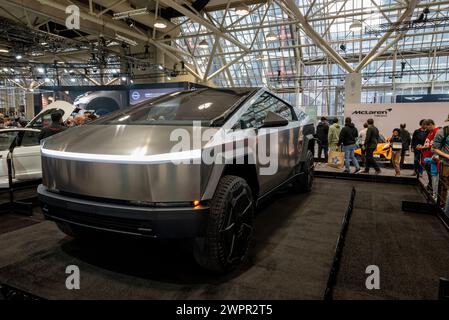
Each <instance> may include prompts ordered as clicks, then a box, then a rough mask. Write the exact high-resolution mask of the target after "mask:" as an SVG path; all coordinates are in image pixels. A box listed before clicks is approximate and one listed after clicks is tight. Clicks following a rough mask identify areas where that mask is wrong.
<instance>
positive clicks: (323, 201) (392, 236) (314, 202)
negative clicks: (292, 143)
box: [0, 178, 449, 300]
mask: <svg viewBox="0 0 449 320" xmlns="http://www.w3.org/2000/svg"><path fill="white" fill-rule="evenodd" d="M353 185H355V186H356V188H357V190H358V196H357V198H356V209H355V211H354V215H353V220H352V221H351V223H350V229H349V232H348V238H347V243H346V247H345V249H344V251H343V260H342V268H341V269H340V273H339V276H338V281H337V286H336V288H335V298H337V299H354V298H357V299H358V298H362V299H364V298H368V299H371V298H420V297H429V298H434V295H432V294H431V293H432V292H434V290H435V281H430V282H429V281H428V280H429V279H432V280H434V279H435V277H436V276H439V275H443V270H444V268H443V267H445V266H447V265H449V252H447V251H448V250H446V249H447V246H446V244H447V243H448V242H447V241H449V237H448V234H447V232H446V231H445V230H444V229H443V228H442V227H441V224H440V222H439V221H438V220H437V218H436V217H433V216H422V215H419V216H418V215H413V216H412V215H409V214H404V213H402V212H401V211H400V203H401V201H402V200H403V199H404V200H406V199H408V200H411V199H414V200H417V199H418V201H419V199H421V200H422V198H421V195H420V193H419V191H418V190H417V188H416V187H415V186H410V185H388V184H381V183H368V182H358V181H357V182H356V181H348V180H338V179H324V178H320V179H317V180H316V183H315V185H314V188H313V190H312V192H311V193H309V194H306V195H295V194H291V193H287V192H286V193H279V194H276V195H275V196H274V197H273V198H272V199H271V201H269V202H268V203H269V205H266V206H265V207H264V208H262V209H261V210H260V213H259V215H258V217H257V219H256V241H255V247H254V250H253V254H252V257H251V259H250V261H249V262H248V263H247V265H245V266H244V267H243V268H242V269H240V270H239V271H238V272H235V273H233V274H230V275H228V276H225V277H223V276H219V277H217V276H215V275H212V274H209V273H207V272H205V271H203V270H201V269H199V268H198V267H197V266H196V265H195V263H194V261H193V259H192V257H191V255H190V253H189V252H188V251H187V250H186V248H185V247H186V246H185V245H184V244H182V243H177V242H171V243H169V242H164V243H155V242H148V241H134V240H128V241H122V242H118V241H111V242H107V243H103V242H99V243H88V244H85V243H79V242H76V241H73V240H72V239H70V238H69V237H66V236H65V235H64V234H62V233H61V232H60V231H59V230H58V229H57V228H56V227H55V225H54V224H53V223H52V222H47V221H39V220H40V218H41V216H40V215H39V212H36V214H35V216H34V217H33V218H32V219H33V221H32V223H31V224H30V225H28V226H23V225H21V224H23V221H22V219H25V220H26V219H28V218H23V217H20V219H18V224H19V225H20V226H19V227H18V228H11V227H9V228H4V229H3V231H2V229H1V228H0V283H4V284H8V285H10V286H13V287H16V288H18V289H21V290H23V291H26V292H30V293H32V294H34V295H37V296H40V297H43V298H48V299H252V300H260V299H322V297H323V295H324V291H325V286H326V283H327V278H328V275H329V271H330V267H331V263H332V259H333V255H334V249H335V244H336V239H337V237H338V235H339V232H340V224H341V220H342V218H343V215H344V213H345V211H346V207H347V204H348V201H349V196H350V191H351V189H352V187H353ZM12 220H14V216H0V226H1V225H2V224H3V222H4V221H9V222H8V224H9V225H10V226H11V225H14V223H11V221H12ZM36 221H37V223H36ZM432 250H433V251H432ZM432 252H434V253H433V254H432ZM416 254H419V255H420V258H419V259H415V255H416ZM372 257H376V259H372ZM376 263H377V264H379V265H380V267H381V271H382V272H383V273H382V279H383V280H382V288H385V290H384V291H377V292H375V293H373V292H367V290H366V288H365V277H366V275H365V273H364V271H365V268H366V265H367V264H376ZM72 264H73V265H77V266H78V267H79V268H80V270H81V290H79V291H69V290H67V289H66V288H65V280H66V276H67V275H66V274H65V268H66V267H67V266H68V265H72ZM426 265H428V267H425V266H426ZM414 266H416V268H417V272H420V273H421V274H420V275H419V276H418V277H417V280H416V281H415V282H413V281H410V280H409V277H410V276H411V275H412V272H411V271H410V270H413V267H414ZM429 266H431V267H429ZM404 270H405V271H407V272H405V273H404ZM402 275H404V277H402ZM401 279H403V280H401ZM387 284H388V285H387ZM392 288H393V289H392ZM411 292H412V293H413V292H414V294H411Z"/></svg>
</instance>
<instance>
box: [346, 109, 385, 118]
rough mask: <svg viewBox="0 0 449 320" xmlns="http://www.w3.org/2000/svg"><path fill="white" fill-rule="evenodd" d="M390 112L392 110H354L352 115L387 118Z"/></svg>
mask: <svg viewBox="0 0 449 320" xmlns="http://www.w3.org/2000/svg"><path fill="white" fill-rule="evenodd" d="M392 110H393V109H392V108H389V109H385V110H354V112H353V113H352V115H368V116H387V115H388V113H389V112H391V111H392Z"/></svg>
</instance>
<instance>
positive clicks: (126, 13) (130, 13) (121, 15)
mask: <svg viewBox="0 0 449 320" xmlns="http://www.w3.org/2000/svg"><path fill="white" fill-rule="evenodd" d="M143 14H148V10H147V8H141V9H135V10H129V11H124V12H117V13H114V17H113V18H112V19H114V20H121V19H126V18H129V17H132V16H139V15H143Z"/></svg>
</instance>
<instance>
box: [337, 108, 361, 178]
mask: <svg viewBox="0 0 449 320" xmlns="http://www.w3.org/2000/svg"><path fill="white" fill-rule="evenodd" d="M358 135H359V133H358V131H357V129H356V127H355V126H354V124H353V123H352V120H351V118H349V117H348V118H346V119H345V126H344V128H343V129H342V130H341V132H340V136H339V139H338V145H339V146H342V149H343V152H344V153H345V171H344V172H345V173H349V172H350V164H351V163H350V162H351V161H352V163H353V164H354V166H355V171H354V173H359V172H360V165H359V162H358V161H357V159H356V158H355V155H354V151H355V149H357V146H356V145H355V142H356V140H357V137H358Z"/></svg>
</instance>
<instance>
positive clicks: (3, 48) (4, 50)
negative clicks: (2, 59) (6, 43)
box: [0, 47, 9, 53]
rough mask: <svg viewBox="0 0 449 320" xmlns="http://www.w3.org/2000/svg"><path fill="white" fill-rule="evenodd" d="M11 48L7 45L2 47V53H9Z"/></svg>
mask: <svg viewBox="0 0 449 320" xmlns="http://www.w3.org/2000/svg"><path fill="white" fill-rule="evenodd" d="M8 52H9V49H8V48H6V47H0V53H8Z"/></svg>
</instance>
